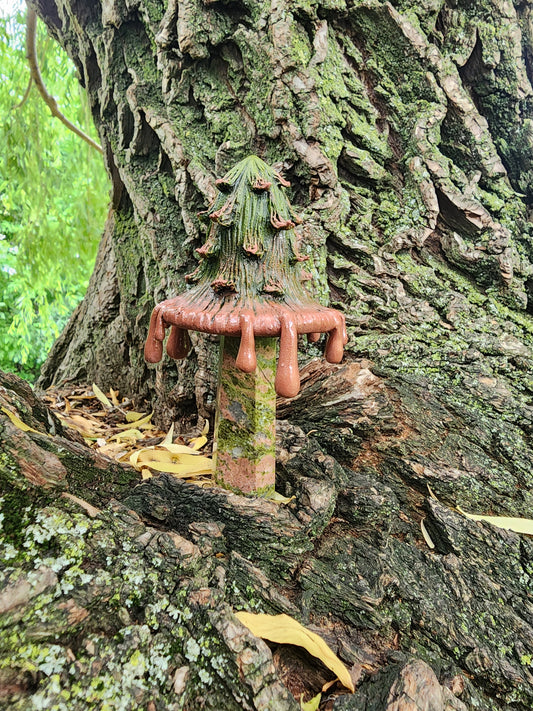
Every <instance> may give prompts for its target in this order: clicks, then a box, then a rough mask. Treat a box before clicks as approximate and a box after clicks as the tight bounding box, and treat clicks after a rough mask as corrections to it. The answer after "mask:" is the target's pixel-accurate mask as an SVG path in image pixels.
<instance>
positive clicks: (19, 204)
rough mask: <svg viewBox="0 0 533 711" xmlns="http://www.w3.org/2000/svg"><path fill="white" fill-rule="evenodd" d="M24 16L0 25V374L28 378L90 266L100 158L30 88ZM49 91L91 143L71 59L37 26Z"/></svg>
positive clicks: (100, 193) (105, 187)
mask: <svg viewBox="0 0 533 711" xmlns="http://www.w3.org/2000/svg"><path fill="white" fill-rule="evenodd" d="M25 31H26V25H25V12H24V11H22V10H18V11H17V10H13V11H12V12H11V13H10V14H8V15H5V16H2V17H0V72H1V77H0V115H1V116H2V120H1V122H0V145H1V146H2V151H1V158H0V369H3V370H7V371H14V372H17V373H19V374H21V375H23V376H24V377H26V378H30V379H33V378H34V377H35V376H36V375H37V373H38V371H39V367H40V365H41V364H42V362H43V361H44V359H45V357H46V355H47V353H48V351H49V349H50V347H51V345H52V343H53V341H54V340H55V339H56V338H57V336H58V335H59V333H60V332H61V330H62V328H63V326H64V325H65V323H66V320H67V319H68V317H69V315H70V313H71V312H72V310H73V309H74V307H75V306H76V304H77V303H78V302H79V301H80V299H81V298H82V297H83V295H84V293H85V290H86V288H87V283H88V279H89V276H90V274H91V271H92V269H93V266H94V260H95V256H96V250H97V247H98V242H99V240H100V237H101V233H102V229H103V225H104V222H105V214H106V210H107V205H108V201H109V183H108V178H107V175H106V172H105V168H104V164H103V161H102V157H101V156H100V155H99V154H97V153H96V152H95V151H94V150H93V149H92V148H90V147H89V146H88V145H86V144H85V143H84V142H83V141H81V140H80V139H79V138H78V137H77V136H75V135H74V134H72V133H71V132H70V131H68V130H67V129H66V128H65V127H64V126H63V125H62V124H61V123H60V122H59V121H58V120H57V119H56V118H53V117H52V116H51V114H50V111H49V109H48V108H47V106H46V105H45V104H44V102H43V100H42V98H41V97H40V96H39V93H38V92H37V90H36V88H35V87H34V86H33V87H32V89H31V91H30V94H29V96H28V98H27V100H26V101H25V102H24V104H23V105H22V106H18V105H19V104H20V102H21V100H22V97H23V95H24V92H25V89H26V87H27V84H28V80H29V76H30V70H29V67H28V63H27V61H26V56H25V55H26V50H25ZM38 57H39V63H40V66H41V71H42V74H43V77H44V80H45V83H46V85H47V87H48V90H49V92H50V93H51V94H52V95H53V96H55V97H56V98H57V100H58V104H59V106H60V107H62V108H63V110H64V112H66V113H67V114H68V116H69V117H70V118H71V120H72V121H73V122H74V123H76V124H77V125H81V126H83V127H84V130H85V131H86V132H89V133H90V134H91V135H92V136H93V137H95V138H96V132H95V129H94V124H93V121H92V119H91V117H90V113H89V110H88V102H87V97H86V94H85V92H84V91H83V90H82V88H81V87H80V85H79V82H78V80H77V78H76V71H75V68H74V65H73V63H72V61H71V60H70V59H69V58H68V57H67V55H66V53H65V52H64V50H63V49H62V48H61V47H60V45H59V44H58V43H57V42H56V41H55V40H53V39H52V38H51V37H50V36H49V35H48V34H47V32H46V30H45V28H44V26H43V24H42V23H39V25H38Z"/></svg>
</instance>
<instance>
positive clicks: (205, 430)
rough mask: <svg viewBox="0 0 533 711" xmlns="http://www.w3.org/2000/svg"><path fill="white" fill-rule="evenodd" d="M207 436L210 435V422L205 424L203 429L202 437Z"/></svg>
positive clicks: (207, 421)
mask: <svg viewBox="0 0 533 711" xmlns="http://www.w3.org/2000/svg"><path fill="white" fill-rule="evenodd" d="M206 434H209V420H206V421H205V422H204V427H203V429H202V435H203V436H205V435H206Z"/></svg>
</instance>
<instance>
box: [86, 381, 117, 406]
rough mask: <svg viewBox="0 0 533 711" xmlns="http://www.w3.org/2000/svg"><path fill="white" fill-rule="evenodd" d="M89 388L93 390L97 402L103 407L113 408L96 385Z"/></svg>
mask: <svg viewBox="0 0 533 711" xmlns="http://www.w3.org/2000/svg"><path fill="white" fill-rule="evenodd" d="M91 387H92V389H93V393H94V394H95V397H96V399H97V400H99V401H100V402H101V403H102V405H104V407H113V405H112V404H111V401H110V400H109V398H108V397H107V395H104V393H103V392H102V391H101V390H100V388H99V387H98V385H96V383H93V384H92V386H91Z"/></svg>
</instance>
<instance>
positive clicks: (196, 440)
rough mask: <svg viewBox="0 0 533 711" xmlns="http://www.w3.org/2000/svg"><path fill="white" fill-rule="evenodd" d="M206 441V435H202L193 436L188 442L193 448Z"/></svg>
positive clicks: (201, 445)
mask: <svg viewBox="0 0 533 711" xmlns="http://www.w3.org/2000/svg"><path fill="white" fill-rule="evenodd" d="M206 442H207V437H206V436H205V435H202V436H201V437H195V438H194V439H191V441H190V442H189V447H190V448H191V449H194V450H196V449H201V448H202V447H203V446H204V444H205V443H206Z"/></svg>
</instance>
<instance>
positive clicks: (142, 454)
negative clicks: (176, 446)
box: [137, 447, 212, 466]
mask: <svg viewBox="0 0 533 711" xmlns="http://www.w3.org/2000/svg"><path fill="white" fill-rule="evenodd" d="M137 461H138V462H144V463H149V462H169V463H170V464H194V465H195V466H196V465H197V464H198V462H211V461H212V460H211V459H208V458H207V457H202V456H201V455H199V454H196V453H193V452H191V450H189V452H188V453H187V454H174V453H172V452H169V451H168V450H167V449H160V448H159V447H144V448H143V449H141V450H140V451H139V454H138V457H137Z"/></svg>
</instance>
